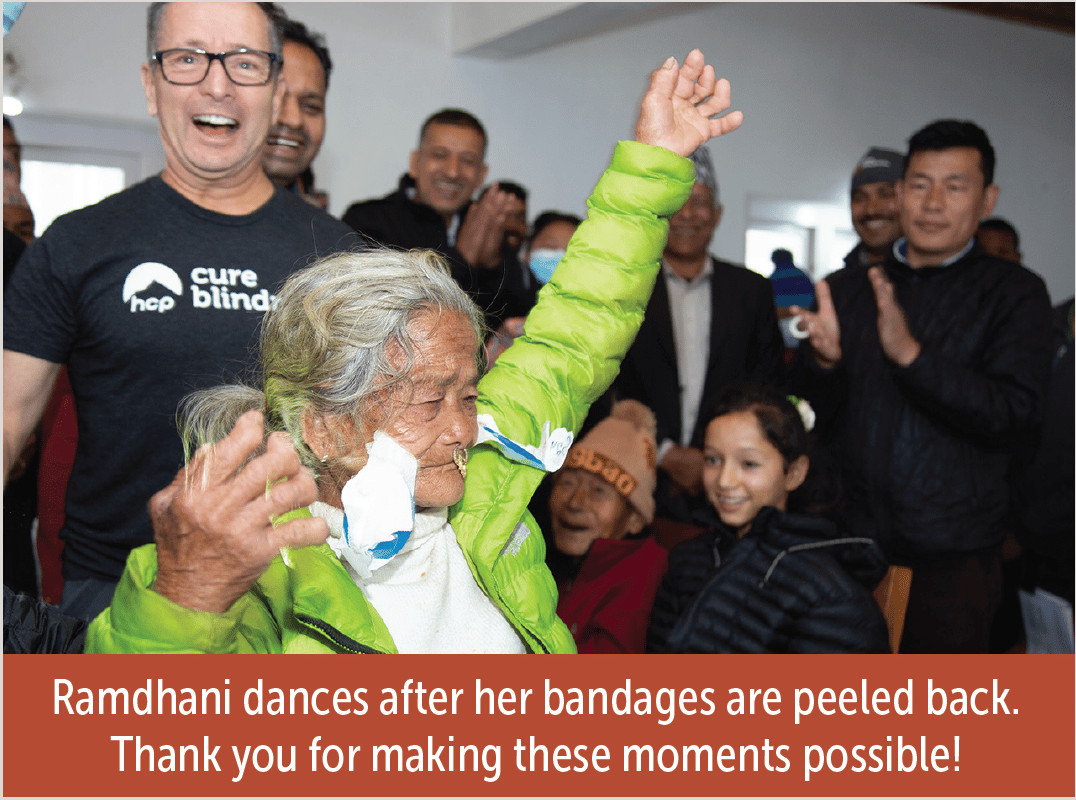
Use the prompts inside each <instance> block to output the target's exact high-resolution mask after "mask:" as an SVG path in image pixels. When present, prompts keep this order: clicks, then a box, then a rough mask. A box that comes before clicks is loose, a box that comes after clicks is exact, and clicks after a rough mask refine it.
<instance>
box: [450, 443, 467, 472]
mask: <svg viewBox="0 0 1076 800" xmlns="http://www.w3.org/2000/svg"><path fill="white" fill-rule="evenodd" d="M467 457H468V454H467V450H466V449H461V448H459V447H457V448H455V449H454V450H453V451H452V461H453V463H455V465H456V469H458V470H459V471H460V475H462V476H463V477H464V478H466V477H467Z"/></svg>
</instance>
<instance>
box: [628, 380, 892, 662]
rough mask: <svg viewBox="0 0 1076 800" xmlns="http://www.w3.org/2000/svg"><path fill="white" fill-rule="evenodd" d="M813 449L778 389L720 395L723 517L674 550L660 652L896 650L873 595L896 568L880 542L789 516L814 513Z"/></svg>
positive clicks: (716, 428)
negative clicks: (888, 562) (809, 483)
mask: <svg viewBox="0 0 1076 800" xmlns="http://www.w3.org/2000/svg"><path fill="white" fill-rule="evenodd" d="M801 403H802V401H801ZM803 405H804V406H805V405H806V404H803ZM806 411H807V412H810V409H809V407H806ZM809 446H810V439H809V436H808V433H807V428H806V427H805V425H804V421H803V419H802V418H801V415H800V413H799V411H798V410H797V408H796V406H794V405H793V404H792V402H791V401H790V399H789V398H786V397H784V396H782V395H781V394H779V393H778V392H776V391H775V390H771V389H766V388H759V387H751V386H747V385H733V386H730V387H728V388H727V389H725V390H724V391H722V392H721V394H720V395H719V396H718V397H717V398H716V400H715V405H714V407H713V415H712V419H711V421H710V423H709V424H708V425H707V427H706V440H705V448H704V451H703V452H704V455H705V457H706V466H705V468H704V471H703V485H704V486H705V489H706V494H707V497H708V499H709V501H710V504H711V506H712V507H713V509H714V510H715V511H716V512H717V515H718V516H719V517H720V522H718V523H716V524H715V525H714V527H713V529H712V530H710V531H707V532H706V533H703V534H701V535H700V536H698V537H696V538H694V539H692V540H691V541H688V542H685V543H684V544H682V545H680V546H679V547H677V548H676V549H675V550H673V551H672V553H671V554H670V556H669V569H668V572H667V573H666V575H665V579H664V581H663V582H662V585H661V588H660V589H659V590H658V594H657V598H656V599H655V601H654V608H653V611H652V613H651V617H650V628H649V631H648V636H647V649H648V650H649V651H651V652H659V653H811V652H813V653H841V652H847V653H853V652H857V653H885V652H889V650H888V643H887V632H886V625H885V620H884V619H883V617H882V614H881V611H880V610H879V608H878V605H877V604H876V603H875V601H874V598H873V597H872V596H871V590H872V589H873V588H874V587H875V586H876V585H877V583H878V581H880V580H881V578H882V577H883V576H884V575H885V571H886V568H887V565H886V562H885V557H884V556H883V555H882V552H881V550H880V549H879V547H878V545H877V544H875V542H874V541H872V540H871V539H867V538H863V537H854V536H842V535H841V534H840V533H838V531H837V528H836V526H835V525H834V524H833V523H832V522H830V521H829V520H828V519H825V518H824V517H821V516H818V515H816V514H809V513H808V514H797V513H789V511H788V509H789V508H792V509H794V510H810V508H809V507H810V506H811V502H810V497H811V496H812V495H811V487H809V486H807V485H805V481H806V480H807V478H808V472H809V468H810V460H809V457H808V451H809Z"/></svg>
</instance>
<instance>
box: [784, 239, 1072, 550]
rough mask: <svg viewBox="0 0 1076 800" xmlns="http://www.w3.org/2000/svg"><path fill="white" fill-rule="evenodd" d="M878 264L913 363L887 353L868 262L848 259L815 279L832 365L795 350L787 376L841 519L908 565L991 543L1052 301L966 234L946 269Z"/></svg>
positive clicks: (1031, 420)
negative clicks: (833, 322)
mask: <svg viewBox="0 0 1076 800" xmlns="http://www.w3.org/2000/svg"><path fill="white" fill-rule="evenodd" d="M885 270H886V273H887V275H888V276H889V279H890V280H891V281H892V282H893V286H894V289H895V291H896V296H897V300H898V301H899V303H900V305H901V307H902V308H903V310H904V315H905V317H906V319H907V322H908V327H909V328H910V329H911V332H912V335H913V336H914V337H915V338H916V339H917V340H918V341H919V343H920V345H921V352H920V353H919V356H918V357H917V358H916V359H915V361H913V362H912V363H911V364H910V365H908V366H907V367H900V366H897V365H896V364H895V363H893V362H892V361H890V360H889V359H888V358H886V357H885V355H884V354H883V352H882V347H881V343H880V342H879V340H878V322H877V317H878V311H877V305H876V303H875V299H874V292H873V290H872V289H871V284H870V281H869V280H868V277H867V268H866V267H862V266H855V267H848V268H845V269H842V270H840V271H839V272H836V273H834V274H833V275H831V276H830V277H829V278H827V279H826V280H827V283H828V284H829V287H830V291H831V293H832V295H833V303H834V306H835V308H836V311H837V318H838V320H839V322H840V330H841V351H842V357H841V361H840V362H839V363H838V365H837V366H836V367H835V368H834V369H833V370H831V371H828V372H827V371H823V370H820V369H818V368H816V367H814V366H813V365H812V364H813V362H810V360H809V357H807V358H806V362H808V363H802V364H800V367H801V368H800V369H798V370H796V371H795V378H794V381H793V383H794V389H795V390H796V393H797V394H801V395H804V396H806V397H808V398H809V399H810V400H811V403H812V405H813V406H814V409H815V411H816V413H817V414H818V418H819V425H818V429H817V435H818V436H819V440H820V442H821V443H823V444H825V445H827V446H829V447H832V448H833V449H834V452H835V455H836V457H837V460H838V462H839V463H840V464H841V466H842V474H841V478H842V482H843V484H844V489H845V492H846V497H845V507H846V510H845V523H846V527H847V529H848V530H853V531H856V532H857V533H859V534H862V535H865V536H871V537H872V538H874V539H876V540H877V541H878V542H879V543H880V544H881V545H882V549H883V550H884V551H885V553H886V556H887V557H888V558H889V559H890V560H891V561H896V562H897V563H909V564H912V565H913V566H914V563H915V560H916V559H917V558H919V557H924V556H925V557H931V556H932V554H935V553H941V552H949V553H954V552H970V551H974V550H980V549H983V548H987V547H991V546H994V545H997V544H999V543H1000V542H1001V539H1002V538H1003V531H1002V517H1003V515H1004V513H1005V509H1006V505H1007V501H1008V477H1007V473H1008V470H1009V462H1010V457H1011V453H1012V450H1013V447H1014V444H1015V443H1016V442H1017V441H1018V440H1019V439H1020V438H1021V437H1022V436H1026V435H1028V433H1029V432H1030V431H1032V430H1034V426H1035V423H1036V421H1037V420H1038V419H1039V416H1040V413H1041V407H1042V401H1043V395H1044V392H1045V387H1046V382H1047V378H1048V375H1049V370H1050V356H1051V350H1050V319H1051V309H1050V300H1049V295H1048V294H1047V292H1046V287H1045V285H1044V284H1043V282H1042V279H1041V278H1039V277H1038V276H1037V275H1035V274H1033V273H1031V272H1029V271H1028V270H1026V269H1024V268H1023V267H1021V266H1019V265H1017V264H1014V263H1012V262H1009V261H1004V260H1002V259H998V258H992V257H990V256H987V255H986V254H985V253H983V251H982V250H981V249H980V247H979V245H978V244H975V245H974V246H973V247H972V249H971V250H970V251H969V252H968V253H967V254H965V255H964V256H963V257H962V258H960V259H959V260H958V261H956V262H955V263H953V264H951V265H950V266H947V267H921V268H919V269H912V268H911V267H909V266H908V265H907V264H904V263H903V262H901V261H899V260H897V259H896V258H895V257H894V256H893V255H892V253H891V254H890V255H889V256H888V257H887V259H886V262H885ZM800 349H801V350H809V348H800Z"/></svg>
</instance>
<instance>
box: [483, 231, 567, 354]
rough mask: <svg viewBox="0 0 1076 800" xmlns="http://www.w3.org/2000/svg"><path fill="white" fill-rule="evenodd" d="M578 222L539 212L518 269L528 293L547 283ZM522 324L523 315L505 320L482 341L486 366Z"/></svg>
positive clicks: (518, 334)
mask: <svg viewBox="0 0 1076 800" xmlns="http://www.w3.org/2000/svg"><path fill="white" fill-rule="evenodd" d="M580 222H582V220H580V219H579V217H577V216H575V214H565V213H562V212H560V211H543V212H542V213H541V214H539V215H538V219H536V220H535V221H534V228H533V229H532V231H531V236H530V240H529V241H528V242H527V245H526V247H525V248H524V250H523V263H524V266H523V267H522V268H523V270H525V271H526V272H525V274H526V277H527V281H526V283H527V284H528V285H529V286H530V287H531V292H532V294H537V291H538V289H540V288H541V287H542V286H545V285H546V284H547V283H549V279H550V278H552V277H553V270H555V269H556V268H557V264H559V263H560V260H561V259H562V258H564V251H565V250H566V249H567V247H568V241H569V240H570V239H571V238H572V234H574V233H575V229H576V228H578V227H579V223H580ZM525 321H526V317H525V316H515V317H509V318H508V319H506V320H505V321H504V322H502V323H501V325H500V327H498V328H497V330H496V331H494V332H493V334H492V335H491V336H490V337H489V338H488V339H487V340H486V363H487V364H488V365H489V366H493V362H495V361H496V360H497V356H499V355H500V354H501V353H503V352H504V351H505V350H507V349H508V348H509V347H511V345H512V342H514V341H515V340H516V338H517V337H519V336H522V335H523V323H524V322H525Z"/></svg>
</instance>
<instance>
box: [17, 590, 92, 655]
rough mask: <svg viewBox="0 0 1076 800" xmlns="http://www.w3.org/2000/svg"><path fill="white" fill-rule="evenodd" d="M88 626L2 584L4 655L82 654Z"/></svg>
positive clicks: (86, 623)
mask: <svg viewBox="0 0 1076 800" xmlns="http://www.w3.org/2000/svg"><path fill="white" fill-rule="evenodd" d="M89 624H90V623H88V622H86V621H85V620H81V619H77V618H75V617H69V616H67V615H66V614H64V613H63V612H61V611H60V609H58V608H57V607H56V606H51V605H49V604H48V603H43V602H41V601H40V600H36V599H34V598H33V597H27V596H26V595H24V594H15V592H13V591H11V589H9V588H8V587H7V584H4V653H81V652H82V648H83V645H84V644H85V641H86V628H87V626H88V625H89Z"/></svg>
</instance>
